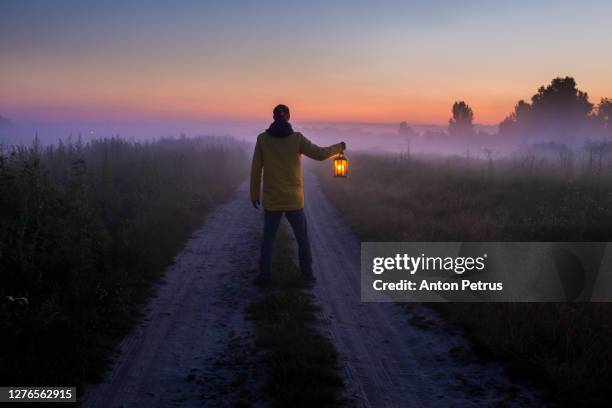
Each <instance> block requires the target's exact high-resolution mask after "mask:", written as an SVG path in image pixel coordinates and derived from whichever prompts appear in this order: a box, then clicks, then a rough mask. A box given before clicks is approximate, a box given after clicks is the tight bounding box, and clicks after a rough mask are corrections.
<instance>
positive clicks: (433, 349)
mask: <svg viewBox="0 0 612 408" xmlns="http://www.w3.org/2000/svg"><path fill="white" fill-rule="evenodd" d="M305 178H306V182H305V185H306V193H305V195H306V205H305V208H306V213H307V219H308V228H309V230H308V232H309V236H310V239H311V244H312V250H313V254H314V255H313V256H314V272H315V274H316V276H317V279H318V281H317V284H316V286H315V288H314V293H315V296H316V298H317V303H318V304H320V305H321V306H322V307H323V321H324V324H323V325H321V330H322V331H323V332H324V333H325V334H327V335H328V336H329V337H330V338H331V339H332V341H333V342H334V344H335V345H336V348H337V349H338V351H339V353H340V357H341V365H342V370H343V374H344V377H345V380H346V383H347V390H346V397H347V398H348V399H349V400H351V401H352V402H353V403H354V404H355V405H357V406H362V407H431V406H436V407H440V406H454V407H457V406H462V407H464V406H493V405H495V406H499V405H501V406H541V405H544V404H543V403H542V402H541V399H540V398H541V395H540V394H539V393H538V392H537V391H535V390H533V389H530V388H529V387H526V386H523V385H520V384H515V383H513V382H512V381H511V380H510V379H508V377H507V376H506V375H505V373H504V371H503V369H502V368H501V366H499V365H498V364H494V363H485V362H481V361H478V359H476V358H475V357H474V353H473V351H472V348H471V347H470V344H469V343H468V341H467V340H466V339H465V338H464V336H462V334H461V333H458V332H450V331H449V330H448V329H447V328H445V325H444V322H443V321H442V320H441V319H440V318H439V317H438V316H437V314H436V313H434V312H433V311H432V310H430V309H429V308H426V307H424V306H422V305H418V304H410V305H398V304H394V303H362V302H361V301H360V243H359V241H358V240H357V239H356V237H355V236H354V235H353V234H352V232H351V231H350V230H349V229H348V227H347V226H346V225H345V224H344V223H343V221H342V220H341V216H340V214H339V213H338V211H337V210H336V209H335V208H333V206H332V205H331V204H330V203H329V201H328V200H327V198H326V197H325V196H324V194H323V193H322V192H321V190H320V188H319V186H318V180H317V178H316V177H315V176H314V175H312V174H310V173H306V175H305ZM411 320H412V321H419V322H421V324H419V325H418V327H417V326H416V325H413V324H411V323H410V321H411ZM423 326H427V327H423Z"/></svg>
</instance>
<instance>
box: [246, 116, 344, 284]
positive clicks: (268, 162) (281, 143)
mask: <svg viewBox="0 0 612 408" xmlns="http://www.w3.org/2000/svg"><path fill="white" fill-rule="evenodd" d="M273 117H274V122H272V124H271V125H270V127H269V128H268V130H266V131H265V132H264V133H262V134H260V135H259V136H257V143H256V144H255V151H254V152H253V162H252V164H251V201H252V202H253V206H254V207H255V208H258V207H259V204H260V202H259V200H260V185H261V173H262V170H263V208H264V234H263V241H262V243H261V258H260V262H259V275H258V276H257V279H256V280H255V284H257V285H260V286H265V285H267V284H269V283H270V264H271V262H272V246H273V243H274V237H275V236H276V232H277V231H278V226H279V224H280V221H281V218H282V216H283V214H285V216H286V217H287V220H288V221H289V224H291V228H292V229H293V234H294V235H295V239H296V241H297V243H298V249H299V251H298V253H299V258H300V271H301V273H302V278H303V279H304V280H305V281H306V282H309V283H314V281H315V277H314V275H313V273H312V255H311V252H310V242H309V240H308V230H307V227H306V216H305V215H304V188H303V180H302V161H301V155H302V154H303V155H305V156H308V157H310V158H311V159H315V160H326V159H329V158H330V157H333V156H335V155H336V154H338V153H340V152H342V151H344V149H346V144H345V143H344V142H341V143H338V144H335V145H333V146H329V147H319V146H317V145H315V144H313V143H311V142H310V140H308V139H306V137H304V135H302V134H301V133H299V132H294V131H293V128H292V127H291V124H290V123H289V118H290V114H289V108H288V107H287V106H286V105H278V106H276V107H275V108H274V110H273Z"/></svg>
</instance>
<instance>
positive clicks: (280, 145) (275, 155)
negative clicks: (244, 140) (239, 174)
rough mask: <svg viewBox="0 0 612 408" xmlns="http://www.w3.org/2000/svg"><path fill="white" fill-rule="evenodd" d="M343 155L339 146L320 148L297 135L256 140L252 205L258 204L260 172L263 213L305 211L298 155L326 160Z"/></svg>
mask: <svg viewBox="0 0 612 408" xmlns="http://www.w3.org/2000/svg"><path fill="white" fill-rule="evenodd" d="M341 151H342V144H340V143H338V144H335V145H333V146H329V147H319V146H317V145H315V144H313V143H311V142H310V140H308V139H306V137H304V135H302V134H301V133H299V132H294V133H293V134H291V135H289V136H287V137H274V136H271V135H269V134H268V133H267V132H264V133H262V134H260V135H259V136H257V143H256V144H255V151H254V152H253V162H252V163H251V201H255V200H259V197H260V195H259V187H260V184H261V172H262V170H263V202H262V205H263V207H264V208H265V209H266V210H271V211H292V210H299V209H300V208H304V189H303V186H302V184H303V182H302V161H301V155H302V154H303V155H305V156H308V157H310V158H311V159H315V160H326V159H329V158H330V157H332V156H334V155H335V154H337V153H340V152H341Z"/></svg>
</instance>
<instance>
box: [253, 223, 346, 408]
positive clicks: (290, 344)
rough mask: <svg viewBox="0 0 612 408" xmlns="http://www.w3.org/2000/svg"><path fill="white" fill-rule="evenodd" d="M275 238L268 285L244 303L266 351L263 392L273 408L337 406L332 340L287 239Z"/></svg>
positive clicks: (339, 385)
mask: <svg viewBox="0 0 612 408" xmlns="http://www.w3.org/2000/svg"><path fill="white" fill-rule="evenodd" d="M282 230H283V231H282V233H281V234H279V235H280V236H279V237H278V238H277V240H276V245H275V250H274V256H273V263H272V284H271V288H269V289H265V294H264V295H263V296H262V297H261V298H260V299H258V300H256V301H254V302H253V303H251V304H250V305H249V306H248V308H247V314H248V316H249V318H250V319H253V320H254V321H255V326H256V344H257V346H259V347H262V348H264V349H265V350H266V356H265V360H266V363H267V366H268V378H267V381H266V386H265V387H266V392H267V393H268V394H269V395H270V396H271V399H272V404H273V405H274V406H276V407H315V406H316V407H335V406H339V405H340V402H341V398H340V392H341V390H342V387H343V382H342V379H341V377H340V376H339V375H338V355H337V352H336V350H335V348H334V346H333V344H332V343H331V342H330V341H329V340H328V339H327V338H325V337H323V336H321V335H320V334H318V332H317V330H316V328H315V324H316V321H317V313H318V311H319V308H318V307H317V306H316V305H315V304H314V302H313V297H312V295H311V294H309V293H308V292H307V290H306V288H305V286H304V285H303V284H302V282H301V278H300V275H299V269H298V268H297V267H296V265H295V263H294V262H293V258H292V246H291V240H290V238H289V236H288V234H287V233H286V231H284V228H283V229H282Z"/></svg>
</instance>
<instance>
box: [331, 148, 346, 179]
mask: <svg viewBox="0 0 612 408" xmlns="http://www.w3.org/2000/svg"><path fill="white" fill-rule="evenodd" d="M347 171H348V160H347V159H346V156H345V155H344V153H340V154H339V155H338V156H336V158H335V159H334V177H346V172H347Z"/></svg>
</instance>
